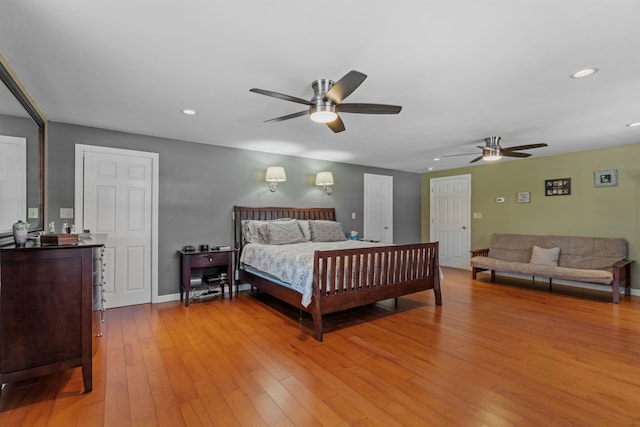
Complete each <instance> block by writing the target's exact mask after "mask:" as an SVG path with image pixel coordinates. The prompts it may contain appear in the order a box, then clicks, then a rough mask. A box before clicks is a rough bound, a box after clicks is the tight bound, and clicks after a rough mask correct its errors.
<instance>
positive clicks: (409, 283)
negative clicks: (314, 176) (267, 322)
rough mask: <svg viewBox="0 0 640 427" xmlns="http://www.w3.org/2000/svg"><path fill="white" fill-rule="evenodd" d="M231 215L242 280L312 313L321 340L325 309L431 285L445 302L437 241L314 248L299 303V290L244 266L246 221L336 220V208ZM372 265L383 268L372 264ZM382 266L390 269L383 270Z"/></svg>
mask: <svg viewBox="0 0 640 427" xmlns="http://www.w3.org/2000/svg"><path fill="white" fill-rule="evenodd" d="M233 218H234V241H235V249H236V250H237V251H238V256H237V258H236V259H237V260H238V263H237V265H236V269H237V272H238V273H237V274H238V276H237V278H238V281H243V282H246V283H249V284H251V285H252V286H255V287H257V288H258V289H260V290H261V291H262V292H265V293H267V294H270V295H272V296H274V297H276V298H278V299H280V300H282V301H285V302H287V303H288V304H290V305H292V306H294V307H298V308H299V309H301V310H303V311H305V312H307V313H310V314H311V316H312V318H313V324H314V329H315V339H316V340H318V341H322V332H323V331H322V316H323V315H324V314H328V313H334V312H337V311H341V310H346V309H349V308H353V307H358V306H362V305H367V304H372V303H374V302H376V301H382V300H385V299H389V298H397V297H399V296H402V295H407V294H411V293H415V292H420V291H424V290H428V289H433V291H434V293H435V302H436V305H442V296H441V292H440V268H439V264H438V243H417V244H408V245H394V246H377V247H370V248H358V249H343V250H331V251H316V252H315V255H314V267H313V269H314V270H313V296H312V300H311V304H309V306H308V307H304V306H302V304H301V302H300V300H301V294H300V293H299V292H297V291H295V290H293V289H290V288H287V287H284V286H282V285H279V284H277V283H274V282H271V281H269V280H267V279H264V278H262V277H259V276H256V275H255V274H252V273H250V272H248V271H245V270H243V269H241V268H240V267H241V266H240V262H239V260H240V255H241V253H242V247H243V245H244V242H243V241H242V221H243V220H274V219H278V218H294V219H301V220H302V219H314V220H330V221H335V220H336V213H335V209H334V208H283V207H261V208H252V207H243V206H234V208H233ZM338 259H340V262H339V263H338V274H335V273H333V272H331V274H329V270H330V269H329V268H326V266H335V265H337V264H336V261H337V260H338ZM354 265H355V268H354V267H353V266H354ZM374 265H375V266H383V267H384V268H382V269H380V268H375V269H374ZM359 269H362V271H366V272H368V273H367V274H363V275H359V274H352V273H353V270H356V271H357V270H359ZM331 270H332V269H331ZM345 270H346V271H345ZM382 271H385V272H388V273H386V274H383V273H382ZM336 276H337V277H336ZM321 289H329V290H330V292H320V290H321Z"/></svg>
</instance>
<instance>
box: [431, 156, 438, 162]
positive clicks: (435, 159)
mask: <svg viewBox="0 0 640 427" xmlns="http://www.w3.org/2000/svg"><path fill="white" fill-rule="evenodd" d="M432 160H433V161H434V162H439V161H440V157H434V158H433V159H432Z"/></svg>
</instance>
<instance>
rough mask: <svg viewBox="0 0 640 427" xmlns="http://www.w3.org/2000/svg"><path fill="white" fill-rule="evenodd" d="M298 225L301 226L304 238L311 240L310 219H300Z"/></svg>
mask: <svg viewBox="0 0 640 427" xmlns="http://www.w3.org/2000/svg"><path fill="white" fill-rule="evenodd" d="M298 225H299V226H300V231H302V235H303V236H304V239H305V240H307V241H309V240H311V229H310V228H309V221H308V220H306V219H299V220H298Z"/></svg>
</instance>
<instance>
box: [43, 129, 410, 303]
mask: <svg viewBox="0 0 640 427" xmlns="http://www.w3.org/2000/svg"><path fill="white" fill-rule="evenodd" d="M75 144H86V145H96V146H104V147H113V148H125V149H132V150H139V151H149V152H154V153H158V154H159V158H160V160H159V162H160V168H159V169H160V170H159V175H160V185H159V229H160V233H159V234H160V235H159V242H158V261H159V262H158V264H159V271H158V277H159V283H158V287H159V294H160V295H168V294H174V293H176V292H178V291H179V288H178V286H179V284H178V276H179V261H178V257H177V254H176V250H178V249H180V248H182V247H183V246H185V245H199V244H201V243H206V244H209V245H213V244H232V243H233V242H232V240H233V223H232V220H231V212H232V209H233V206H234V205H242V206H287V207H335V208H336V212H337V215H338V221H340V222H341V223H342V224H343V227H344V229H345V231H349V230H357V231H358V232H360V233H362V214H363V203H364V197H363V192H364V177H363V174H364V173H373V174H380V175H391V176H393V191H394V204H393V205H394V206H393V209H394V241H395V242H396V243H412V242H419V241H420V209H421V199H420V197H421V194H420V191H421V176H420V175H419V174H416V173H408V172H401V171H394V170H388V169H379V168H369V167H363V166H357V165H350V164H345V163H334V162H327V161H321V160H311V159H305V158H301V157H293V156H283V155H278V154H268V153H262V152H257V151H249V150H239V149H234V148H226V147H220V146H213V145H206V144H196V143H191V142H185V141H177V140H170V139H163V138H155V137H149V136H142V135H135V134H128V133H122V132H114V131H108V130H104V129H96V128H90V127H82V126H76V125H69V124H62V123H50V124H49V134H48V154H49V160H48V161H49V163H48V170H47V180H48V181H47V183H48V205H47V221H55V222H56V224H57V225H58V227H59V224H61V221H60V208H61V207H65V208H68V207H73V206H74V168H75V166H74V156H75ZM274 165H280V166H283V167H284V168H285V170H286V173H287V181H286V182H284V183H281V184H280V186H279V188H278V191H277V192H275V193H271V192H269V190H268V188H267V187H266V185H265V182H264V174H265V171H266V168H267V167H268V166H274ZM322 170H329V171H331V172H332V173H333V176H334V180H335V182H336V184H335V186H334V190H333V194H332V195H331V196H329V195H327V194H325V193H324V192H322V191H321V189H320V187H317V186H315V185H314V182H315V173H316V172H318V171H322ZM351 212H356V219H355V220H352V219H351Z"/></svg>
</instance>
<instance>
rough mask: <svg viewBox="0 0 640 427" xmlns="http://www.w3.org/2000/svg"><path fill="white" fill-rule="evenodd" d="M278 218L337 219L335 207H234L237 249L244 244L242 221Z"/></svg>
mask: <svg viewBox="0 0 640 427" xmlns="http://www.w3.org/2000/svg"><path fill="white" fill-rule="evenodd" d="M278 218H293V219H323V220H327V221H335V220H336V209H335V208H282V207H262V208H250V207H246V206H234V207H233V242H234V246H235V248H236V249H240V246H241V244H242V242H241V240H242V221H243V220H247V219H256V220H262V221H268V220H271V219H278Z"/></svg>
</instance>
